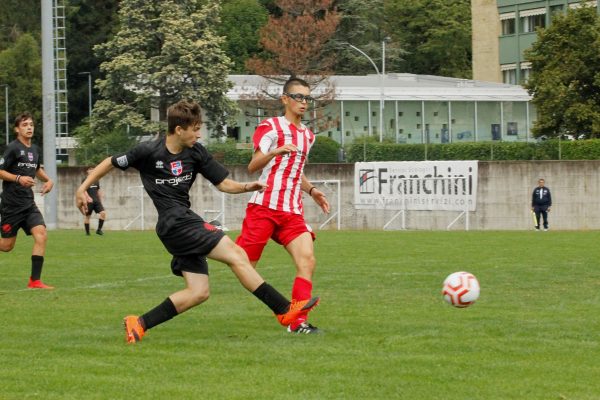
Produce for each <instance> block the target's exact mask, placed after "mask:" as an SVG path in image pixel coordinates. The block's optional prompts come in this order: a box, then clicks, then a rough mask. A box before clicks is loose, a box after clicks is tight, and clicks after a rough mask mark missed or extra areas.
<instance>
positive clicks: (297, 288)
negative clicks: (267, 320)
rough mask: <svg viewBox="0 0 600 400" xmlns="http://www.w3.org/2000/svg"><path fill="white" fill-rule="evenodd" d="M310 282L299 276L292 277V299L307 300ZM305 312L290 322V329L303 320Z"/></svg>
mask: <svg viewBox="0 0 600 400" xmlns="http://www.w3.org/2000/svg"><path fill="white" fill-rule="evenodd" d="M312 286H313V285H312V282H311V281H309V280H307V279H304V278H301V277H299V276H297V277H296V279H294V286H293V287H292V300H308V299H310V298H311V297H312ZM306 319H307V316H306V314H304V315H301V316H299V317H298V319H296V321H294V322H293V323H292V324H291V329H296V328H297V327H298V325H300V324H301V323H303V322H305V321H306Z"/></svg>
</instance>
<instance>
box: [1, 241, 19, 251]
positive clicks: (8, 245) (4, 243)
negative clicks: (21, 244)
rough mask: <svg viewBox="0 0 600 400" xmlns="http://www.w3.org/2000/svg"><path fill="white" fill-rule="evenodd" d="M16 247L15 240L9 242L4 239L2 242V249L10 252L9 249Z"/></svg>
mask: <svg viewBox="0 0 600 400" xmlns="http://www.w3.org/2000/svg"><path fill="white" fill-rule="evenodd" d="M14 248H15V242H13V241H10V242H7V241H4V240H2V241H1V242H0V251H3V252H5V253H8V252H9V251H11V250H12V249H14Z"/></svg>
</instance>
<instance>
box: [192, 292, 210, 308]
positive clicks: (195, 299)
mask: <svg viewBox="0 0 600 400" xmlns="http://www.w3.org/2000/svg"><path fill="white" fill-rule="evenodd" d="M209 297H210V290H208V289H197V290H192V292H191V293H190V297H189V301H190V303H192V304H193V305H195V306H197V305H198V304H201V303H204V302H205V301H206V300H208V298H209Z"/></svg>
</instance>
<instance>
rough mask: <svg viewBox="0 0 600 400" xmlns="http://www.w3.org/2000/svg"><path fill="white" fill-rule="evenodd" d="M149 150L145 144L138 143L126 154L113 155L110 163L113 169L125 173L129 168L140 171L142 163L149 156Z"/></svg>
mask: <svg viewBox="0 0 600 400" xmlns="http://www.w3.org/2000/svg"><path fill="white" fill-rule="evenodd" d="M150 152H151V149H150V147H149V146H148V145H147V144H146V143H140V144H138V145H137V146H135V147H133V148H131V149H130V150H129V151H127V152H126V153H121V154H115V155H114V156H112V157H111V163H112V165H113V166H114V167H115V168H119V169H121V170H123V171H125V170H126V169H127V168H129V167H134V168H136V169H138V170H139V169H140V165H141V164H142V162H143V161H144V160H145V159H146V158H147V157H148V156H149V155H150Z"/></svg>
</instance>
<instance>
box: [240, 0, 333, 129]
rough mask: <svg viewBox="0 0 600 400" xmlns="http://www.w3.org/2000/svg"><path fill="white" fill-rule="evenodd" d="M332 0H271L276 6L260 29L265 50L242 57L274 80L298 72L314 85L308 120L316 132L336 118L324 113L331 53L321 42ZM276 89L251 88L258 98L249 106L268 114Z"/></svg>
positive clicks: (328, 33)
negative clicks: (312, 102)
mask: <svg viewBox="0 0 600 400" xmlns="http://www.w3.org/2000/svg"><path fill="white" fill-rule="evenodd" d="M333 3H334V0H276V1H275V5H276V6H277V10H276V12H275V13H274V14H271V15H270V16H269V21H268V23H267V24H266V25H265V26H264V27H263V28H262V29H261V32H260V37H261V44H262V46H263V48H264V50H265V51H264V52H263V53H262V54H261V55H260V56H255V57H253V58H251V59H249V60H248V61H247V62H246V68H247V69H248V70H249V71H250V72H252V73H255V74H258V75H262V76H263V77H265V78H266V79H267V80H268V81H271V82H274V83H276V84H281V85H283V83H284V82H285V81H286V80H287V79H288V78H289V77H290V76H298V77H302V78H304V79H306V80H307V81H308V83H309V84H310V85H311V87H313V88H315V87H317V86H320V88H319V91H318V93H316V92H313V93H314V94H316V97H317V99H318V103H317V104H316V105H315V106H314V108H313V110H312V111H313V112H312V113H311V114H312V115H313V116H314V115H315V114H316V118H313V120H312V121H311V123H312V125H313V131H315V132H316V133H318V131H319V130H321V129H325V128H327V127H328V126H329V125H331V124H332V123H335V122H336V121H333V120H330V119H329V118H326V117H327V116H326V115H325V114H324V109H325V106H326V105H327V104H329V103H331V101H332V100H333V97H334V91H335V90H334V88H333V85H332V84H331V83H330V82H329V80H328V78H329V76H330V75H331V74H332V72H333V65H334V63H335V52H331V51H329V50H328V47H327V45H328V43H329V41H330V40H331V38H332V37H333V35H334V33H335V31H336V28H337V26H338V23H339V14H338V13H337V11H336V10H335V7H334V6H333ZM280 94H281V93H277V94H273V93H268V92H267V91H266V90H265V89H264V88H257V93H256V94H255V95H254V97H256V98H257V99H258V100H257V101H256V102H255V103H256V104H254V105H253V106H251V107H250V108H251V109H257V108H261V109H263V110H265V114H266V115H274V114H276V113H277V112H278V110H279V108H280V104H279V102H278V101H275V99H277V98H278V97H279V96H280ZM247 115H248V114H247ZM263 115H264V114H263ZM248 117H250V118H255V117H257V116H256V115H248Z"/></svg>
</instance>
